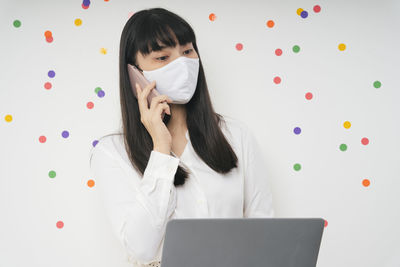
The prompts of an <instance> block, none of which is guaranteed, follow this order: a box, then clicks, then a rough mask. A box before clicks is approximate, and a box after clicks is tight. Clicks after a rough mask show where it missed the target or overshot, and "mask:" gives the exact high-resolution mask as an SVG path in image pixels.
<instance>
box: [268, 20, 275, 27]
mask: <svg viewBox="0 0 400 267" xmlns="http://www.w3.org/2000/svg"><path fill="white" fill-rule="evenodd" d="M274 25H275V22H274V21H273V20H268V21H267V27H268V28H272V27H274Z"/></svg>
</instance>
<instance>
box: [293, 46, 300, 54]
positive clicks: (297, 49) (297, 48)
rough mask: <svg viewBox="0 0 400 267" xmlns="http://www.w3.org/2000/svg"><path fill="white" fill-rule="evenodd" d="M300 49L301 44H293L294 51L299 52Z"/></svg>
mask: <svg viewBox="0 0 400 267" xmlns="http://www.w3.org/2000/svg"><path fill="white" fill-rule="evenodd" d="M299 51H300V46H298V45H295V46H293V52H295V53H298V52H299Z"/></svg>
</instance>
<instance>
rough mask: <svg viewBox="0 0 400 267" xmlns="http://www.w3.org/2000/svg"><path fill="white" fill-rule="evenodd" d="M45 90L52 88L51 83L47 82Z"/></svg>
mask: <svg viewBox="0 0 400 267" xmlns="http://www.w3.org/2000/svg"><path fill="white" fill-rule="evenodd" d="M44 88H46V89H47V90H49V89H50V88H51V83H50V82H47V83H45V84H44Z"/></svg>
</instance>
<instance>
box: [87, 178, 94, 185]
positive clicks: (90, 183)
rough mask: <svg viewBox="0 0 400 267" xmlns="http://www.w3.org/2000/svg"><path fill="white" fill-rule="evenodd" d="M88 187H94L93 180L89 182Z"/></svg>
mask: <svg viewBox="0 0 400 267" xmlns="http://www.w3.org/2000/svg"><path fill="white" fill-rule="evenodd" d="M87 186H89V187H93V186H94V181H93V180H92V179H90V180H88V181H87Z"/></svg>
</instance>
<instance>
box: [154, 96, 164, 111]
mask: <svg viewBox="0 0 400 267" xmlns="http://www.w3.org/2000/svg"><path fill="white" fill-rule="evenodd" d="M160 102H168V96H167V95H158V96H155V97H153V99H151V103H150V110H153V109H154V107H155V106H156V104H157V103H160Z"/></svg>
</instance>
